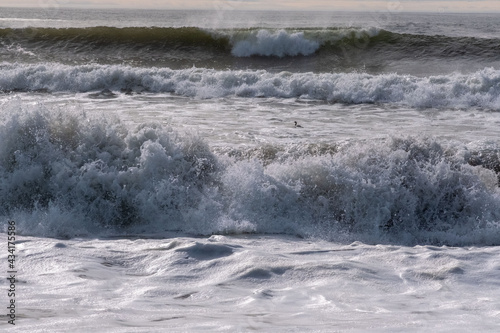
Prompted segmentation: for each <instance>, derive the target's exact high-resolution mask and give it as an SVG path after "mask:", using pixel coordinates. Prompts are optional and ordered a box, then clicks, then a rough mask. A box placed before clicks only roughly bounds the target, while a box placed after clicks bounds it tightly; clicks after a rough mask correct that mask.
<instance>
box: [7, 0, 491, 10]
mask: <svg viewBox="0 0 500 333" xmlns="http://www.w3.org/2000/svg"><path fill="white" fill-rule="evenodd" d="M0 6H5V7H10V6H12V7H42V8H45V9H47V8H58V7H83V8H144V9H217V10H233V9H239V10H362V11H371V10H378V11H391V12H394V11H426V12H500V0H385V1H384V0H140V1H137V0H0Z"/></svg>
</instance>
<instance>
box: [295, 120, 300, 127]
mask: <svg viewBox="0 0 500 333" xmlns="http://www.w3.org/2000/svg"><path fill="white" fill-rule="evenodd" d="M294 124H295V127H302V126H300V125H299V124H298V123H297V122H296V121H294Z"/></svg>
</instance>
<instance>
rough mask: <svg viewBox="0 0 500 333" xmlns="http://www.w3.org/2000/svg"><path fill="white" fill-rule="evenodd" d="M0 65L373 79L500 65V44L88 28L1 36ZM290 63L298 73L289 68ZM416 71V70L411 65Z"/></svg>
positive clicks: (315, 33) (298, 32) (377, 33)
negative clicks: (390, 73)
mask: <svg viewBox="0 0 500 333" xmlns="http://www.w3.org/2000/svg"><path fill="white" fill-rule="evenodd" d="M0 44H1V45H2V46H3V50H2V51H0V61H11V60H12V58H13V57H15V59H17V61H23V62H24V61H26V62H33V61H43V60H45V61H55V62H60V63H66V64H87V63H89V62H91V63H99V64H116V63H124V64H130V65H136V66H159V67H171V68H177V69H180V68H186V67H192V66H193V65H194V66H196V67H204V68H215V69H227V68H234V69H238V68H250V69H260V68H266V69H271V70H281V69H282V68H283V67H284V66H286V67H287V68H288V70H294V71H299V72H300V71H302V72H303V71H314V72H331V71H337V70H346V69H361V70H365V71H369V72H373V73H378V72H380V71H384V70H387V68H389V69H390V68H392V67H394V68H395V69H397V68H399V67H396V65H395V63H401V64H400V65H399V66H400V67H401V68H402V67H403V65H404V64H405V63H406V62H408V63H409V64H411V62H412V61H413V60H414V59H413V58H415V57H416V56H417V57H418V58H419V60H425V59H427V61H438V62H442V64H441V65H445V64H446V63H447V62H450V61H459V60H460V61H470V62H475V63H477V66H478V68H480V67H479V66H481V67H485V66H492V65H493V64H498V62H500V40H499V39H492V38H489V39H488V38H474V37H447V36H426V35H412V34H400V33H393V32H390V31H387V30H383V29H376V28H335V27H331V28H300V29H295V28H288V29H269V28H266V29H264V28H249V29H219V30H215V29H201V28H195V27H183V28H160V27H136V28H134V27H130V28H115V27H89V28H23V29H10V28H4V29H0ZM290 63H292V64H293V66H290ZM410 67H411V66H410Z"/></svg>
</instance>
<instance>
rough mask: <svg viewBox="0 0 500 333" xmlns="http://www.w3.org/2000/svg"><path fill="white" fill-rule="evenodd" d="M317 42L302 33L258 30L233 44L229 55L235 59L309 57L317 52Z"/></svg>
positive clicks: (318, 45)
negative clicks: (256, 56) (235, 57)
mask: <svg viewBox="0 0 500 333" xmlns="http://www.w3.org/2000/svg"><path fill="white" fill-rule="evenodd" d="M319 47H320V44H319V43H318V42H317V41H314V40H309V39H307V38H305V37H304V33H303V32H295V33H288V32H286V31H285V30H279V31H277V32H274V33H273V32H270V31H268V30H259V31H257V32H256V33H255V34H252V35H250V36H247V39H245V40H240V41H237V42H235V43H234V45H233V48H232V51H231V53H232V54H233V55H234V56H237V57H250V56H253V55H260V56H277V57H284V56H296V55H304V56H307V55H310V54H313V53H314V52H316V51H317V50H318V48H319Z"/></svg>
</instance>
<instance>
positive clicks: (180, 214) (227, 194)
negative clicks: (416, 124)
mask: <svg viewBox="0 0 500 333" xmlns="http://www.w3.org/2000/svg"><path fill="white" fill-rule="evenodd" d="M1 115H2V123H1V130H0V133H1V134H0V135H1V137H0V142H2V145H1V149H0V172H1V174H0V180H1V184H2V187H1V189H0V199H1V202H2V205H1V212H0V213H1V215H2V216H3V217H4V218H3V220H5V221H7V220H8V219H9V218H14V219H15V220H16V221H17V223H18V230H19V232H20V233H22V234H25V235H39V236H55V237H63V236H64V237H74V236H78V235H96V234H101V233H104V232H108V233H109V232H111V233H121V232H136V233H137V232H138V233H145V234H150V233H157V232H162V231H169V230H170V231H172V230H177V231H184V232H189V233H193V234H199V235H207V234H212V233H242V232H256V233H289V234H298V235H302V236H313V237H323V238H326V239H329V240H339V239H343V240H351V241H352V240H362V241H365V242H370V243H372V242H373V243H378V242H390V243H404V244H421V243H426V244H481V245H489V244H498V242H499V239H500V237H499V235H500V226H499V223H498V222H499V221H500V191H499V187H498V183H497V182H498V179H497V175H496V174H495V168H494V164H491V163H490V162H491V160H492V159H493V158H495V156H497V155H495V154H496V152H497V151H495V150H491V149H490V150H485V151H484V152H481V151H477V150H476V151H469V150H468V149H467V147H465V146H463V145H461V144H458V143H456V142H448V141H444V140H438V139H435V138H432V137H388V138H386V139H384V140H376V141H373V142H364V141H360V142H355V143H351V144H345V145H341V146H337V147H332V148H331V149H323V148H324V147H323V148H321V149H319V148H318V149H311V147H310V146H296V147H295V148H292V149H291V151H293V153H292V154H283V153H279V151H280V150H281V151H283V150H282V148H280V147H276V149H275V154H274V157H273V156H270V155H267V159H266V160H262V159H260V158H259V155H258V154H259V152H258V151H256V150H254V149H251V150H248V152H245V151H243V152H242V153H240V154H231V156H233V157H230V156H229V155H228V154H224V155H220V154H216V153H215V152H214V151H213V150H212V149H210V148H209V147H208V145H207V144H206V143H205V142H204V141H203V140H202V139H201V138H200V137H198V136H196V135H188V134H180V133H178V132H176V131H174V130H173V129H171V128H169V127H165V126H163V125H160V124H158V123H144V124H140V125H138V126H137V125H127V124H125V123H122V122H121V121H120V120H119V119H118V118H116V117H111V116H109V115H107V116H106V117H104V116H90V115H88V114H86V113H85V112H82V111H71V110H69V109H66V110H65V109H60V110H51V109H48V108H46V107H45V106H43V104H36V105H25V104H23V103H22V102H20V101H19V100H16V99H13V100H11V101H10V102H8V103H4V104H3V105H2V111H1ZM252 151H253V152H254V153H252ZM487 152H489V154H488V153H487ZM253 154H256V155H253ZM481 156H482V157H481ZM481 161H483V162H484V163H480V162H481Z"/></svg>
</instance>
